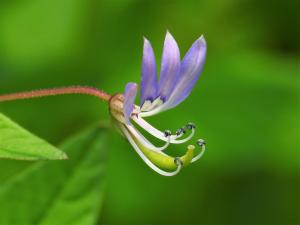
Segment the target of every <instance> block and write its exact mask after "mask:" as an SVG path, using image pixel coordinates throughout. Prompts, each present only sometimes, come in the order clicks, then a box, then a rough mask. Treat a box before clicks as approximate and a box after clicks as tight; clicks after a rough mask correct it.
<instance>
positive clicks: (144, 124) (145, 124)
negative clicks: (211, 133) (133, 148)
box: [132, 116, 195, 144]
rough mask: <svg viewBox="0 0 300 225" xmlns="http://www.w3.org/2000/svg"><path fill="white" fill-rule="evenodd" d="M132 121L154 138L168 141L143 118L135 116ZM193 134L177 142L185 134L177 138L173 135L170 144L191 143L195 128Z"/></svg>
mask: <svg viewBox="0 0 300 225" xmlns="http://www.w3.org/2000/svg"><path fill="white" fill-rule="evenodd" d="M132 119H133V120H134V121H135V122H136V123H137V124H138V125H139V126H140V127H142V128H143V129H144V130H145V131H147V132H148V133H150V134H151V135H153V136H154V137H156V138H158V139H160V140H163V141H167V138H166V137H165V135H164V133H163V132H161V131H160V130H158V129H156V128H155V127H153V126H152V125H151V124H149V123H148V122H147V121H146V120H144V119H143V118H141V117H136V116H133V117H132ZM191 131H192V132H191V134H190V135H189V136H188V137H186V138H184V139H181V140H177V139H178V138H179V137H181V136H182V135H183V134H181V135H179V136H177V135H171V138H170V142H171V143H172V144H182V143H184V142H187V141H189V140H190V139H191V138H192V137H193V136H194V134H195V130H194V128H192V129H191Z"/></svg>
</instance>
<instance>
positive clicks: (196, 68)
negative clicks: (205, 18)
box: [110, 32, 206, 176]
mask: <svg viewBox="0 0 300 225" xmlns="http://www.w3.org/2000/svg"><path fill="white" fill-rule="evenodd" d="M205 57H206V41H205V39H204V37H203V36H201V37H200V38H199V39H197V40H196V41H195V42H194V43H193V45H192V46H191V48H190V49H189V50H188V52H187V53H186V55H185V56H184V57H183V59H182V60H181V59H180V52H179V48H178V45H177V43H176V41H175V39H174V38H173V36H172V35H171V34H170V33H169V32H167V34H166V37H165V42H164V48H163V54H162V61H161V69H160V79H159V80H158V79H157V67H156V62H155V55H154V52H153V49H152V46H151V44H150V42H149V41H148V40H147V39H146V38H145V39H144V48H143V60H142V78H141V84H140V98H141V99H140V106H137V105H134V102H135V98H136V95H137V87H138V85H137V84H135V83H128V84H127V85H126V88H125V93H124V95H122V94H118V95H115V96H114V97H113V98H112V99H111V101H110V112H111V114H112V115H113V116H114V118H115V119H116V120H117V121H118V125H119V126H120V128H121V130H122V132H123V133H124V135H125V136H126V137H127V139H128V140H129V142H130V143H131V145H132V146H133V147H134V149H135V150H136V151H137V153H138V154H139V155H140V156H141V157H142V159H143V160H144V161H145V162H146V163H147V165H149V166H150V167H151V168H152V169H154V170H155V171H156V172H158V173H160V174H162V175H165V176H172V175H175V174H177V173H178V172H179V171H180V169H181V168H182V166H185V165H188V164H189V163H191V162H194V161H196V160H198V159H199V158H200V157H201V156H202V154H203V153H204V151H205V144H204V141H203V140H201V139H200V140H198V142H197V143H198V145H199V146H200V147H201V151H200V153H199V154H198V155H196V156H195V157H194V148H195V147H194V146H193V145H189V146H188V150H187V152H186V154H185V155H184V156H182V157H180V158H179V157H175V158H174V157H171V156H169V155H167V154H165V153H164V152H163V151H164V150H165V149H166V148H167V147H168V146H169V145H170V144H181V143H185V142H187V141H188V140H190V139H191V138H192V136H193V135H194V133H195V126H194V124H192V123H189V124H188V125H186V126H185V127H183V128H180V129H178V130H177V131H176V133H175V134H172V133H171V132H170V131H168V130H167V131H164V132H162V131H160V130H158V129H156V128H154V127H153V126H152V125H150V124H149V123H148V122H147V121H146V120H144V119H143V118H144V117H147V116H153V115H155V114H158V113H160V112H163V111H166V110H169V109H171V108H174V107H175V106H177V105H178V104H180V103H181V102H182V101H184V100H185V99H186V98H187V97H188V96H189V95H190V93H191V91H192V89H193V87H194V85H195V84H196V82H197V80H198V78H199V75H200V73H201V71H202V69H203V65H204V62H205ZM131 121H134V123H135V124H137V125H139V126H140V127H141V128H143V129H144V130H145V131H147V132H148V133H150V134H151V135H153V136H154V137H156V138H158V139H160V140H162V141H164V142H165V144H164V145H163V146H162V147H157V146H155V145H153V144H152V143H151V142H150V141H149V140H147V139H146V138H145V137H144V135H143V134H142V133H141V132H140V131H139V130H138V129H136V128H135V126H134V125H133V123H132V122H131ZM186 131H190V134H189V135H188V136H187V137H185V138H184V137H183V136H184V135H185V133H186Z"/></svg>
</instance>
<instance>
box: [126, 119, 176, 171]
mask: <svg viewBox="0 0 300 225" xmlns="http://www.w3.org/2000/svg"><path fill="white" fill-rule="evenodd" d="M121 129H122V131H123V132H124V134H125V136H126V137H127V139H128V141H129V143H130V144H131V145H132V147H133V148H134V150H135V151H136V152H137V153H138V154H139V156H140V157H141V158H142V160H143V161H144V162H145V163H146V164H147V165H148V166H149V167H150V168H151V169H153V170H154V171H155V172H157V173H159V174H160V175H163V176H174V175H176V174H178V173H179V171H180V170H181V168H182V165H181V164H178V165H177V169H176V170H175V171H173V172H168V171H164V170H162V169H160V168H158V167H157V166H156V165H154V164H153V163H152V162H151V161H150V160H149V159H148V158H147V157H146V156H145V155H144V153H143V152H142V151H141V150H140V148H139V147H138V146H137V144H136V143H135V141H134V140H133V138H132V137H131V135H130V134H129V132H128V131H127V129H126V128H125V127H124V126H123V125H121Z"/></svg>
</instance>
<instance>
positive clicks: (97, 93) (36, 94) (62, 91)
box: [0, 86, 111, 102]
mask: <svg viewBox="0 0 300 225" xmlns="http://www.w3.org/2000/svg"><path fill="white" fill-rule="evenodd" d="M68 94H82V95H90V96H94V97H97V98H100V99H101V100H104V101H108V100H109V99H110V98H111V95H109V94H107V93H105V92H104V91H101V90H99V89H96V88H92V87H85V86H70V87H61V88H50V89H41V90H33V91H25V92H18V93H12V94H4V95H0V102H5V101H14V100H20V99H30V98H40V97H47V96H55V95H68Z"/></svg>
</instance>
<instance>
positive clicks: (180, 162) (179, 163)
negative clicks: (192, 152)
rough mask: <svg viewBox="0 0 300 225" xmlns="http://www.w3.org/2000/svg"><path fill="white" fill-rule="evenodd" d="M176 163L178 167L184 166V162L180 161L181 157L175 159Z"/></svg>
mask: <svg viewBox="0 0 300 225" xmlns="http://www.w3.org/2000/svg"><path fill="white" fill-rule="evenodd" d="M174 163H175V164H176V165H177V166H179V165H180V166H183V162H182V160H181V159H180V157H175V158H174Z"/></svg>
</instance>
